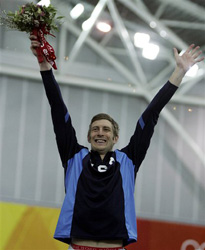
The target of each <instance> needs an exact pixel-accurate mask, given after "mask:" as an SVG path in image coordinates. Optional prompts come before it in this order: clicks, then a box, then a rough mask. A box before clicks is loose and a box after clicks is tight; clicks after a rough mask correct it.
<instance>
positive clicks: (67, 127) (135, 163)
mask: <svg viewBox="0 0 205 250" xmlns="http://www.w3.org/2000/svg"><path fill="white" fill-rule="evenodd" d="M41 74H42V78H43V83H44V86H45V90H46V95H47V98H48V101H49V104H50V106H51V114H52V120H53V125H54V132H55V134H56V141H57V145H58V150H59V154H60V157H61V161H62V164H63V167H64V170H65V191H66V194H65V199H64V202H63V205H62V209H61V213H60V216H59V220H58V224H57V227H56V231H55V235H54V238H55V239H58V240H60V241H63V242H65V243H68V244H69V243H70V242H71V239H72V238H73V237H75V238H80V239H90V240H115V239H122V240H123V243H124V245H127V244H129V243H131V242H135V241H136V240H137V225H136V215H135V203H134V186H135V177H136V173H137V171H138V169H139V167H140V165H141V163H142V161H143V159H144V157H145V155H146V152H147V149H148V147H149V144H150V140H151V137H152V135H153V132H154V127H155V125H156V124H157V120H158V117H159V113H160V111H161V110H162V108H163V107H164V106H165V105H166V103H167V102H168V101H169V100H170V98H171V97H172V95H173V94H174V92H175V91H176V89H177V87H176V86H174V85H173V84H171V83H170V82H167V83H166V84H165V85H164V86H163V87H162V89H161V90H160V91H159V92H158V94H157V95H156V96H155V97H154V99H153V100H152V102H151V103H150V104H149V106H148V107H147V108H146V110H145V111H144V113H143V114H142V115H141V117H140V118H139V120H138V122H137V125H136V129H135V132H134V134H133V136H132V137H131V139H130V142H129V143H128V145H127V146H126V147H124V148H122V149H121V150H115V151H113V152H108V153H107V155H106V156H105V158H104V159H103V161H102V160H101V158H100V156H99V154H98V153H97V152H94V151H89V150H88V148H86V147H84V146H82V145H79V144H78V142H77V138H76V133H75V130H74V128H73V126H72V122H71V117H70V114H69V113H68V110H67V108H66V106H65V104H64V102H63V99H62V96H61V92H60V88H59V86H58V84H57V82H56V80H55V78H54V75H53V73H52V70H49V71H43V72H41ZM99 165H106V169H107V171H105V172H99V171H98V166H99Z"/></svg>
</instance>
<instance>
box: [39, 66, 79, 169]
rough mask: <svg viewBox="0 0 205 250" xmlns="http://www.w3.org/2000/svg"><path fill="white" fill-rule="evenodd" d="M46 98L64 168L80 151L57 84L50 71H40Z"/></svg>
mask: <svg viewBox="0 0 205 250" xmlns="http://www.w3.org/2000/svg"><path fill="white" fill-rule="evenodd" d="M41 76H42V79H43V84H44V87H45V91H46V96H47V98H48V102H49V104H50V107H51V116H52V121H53V127H54V132H55V135H56V141H57V146H58V151H59V154H60V157H61V161H62V164H63V166H64V167H66V163H67V161H68V159H70V158H71V157H72V156H73V155H74V154H75V153H76V152H78V151H79V150H80V145H79V144H78V142H77V138H76V133H75V130H74V128H73V126H72V122H71V117H70V115H69V113H68V110H67V108H66V106H65V104H64V101H63V98H62V95H61V91H60V88H59V85H58V83H57V82H56V80H55V77H54V75H53V72H52V70H48V71H41Z"/></svg>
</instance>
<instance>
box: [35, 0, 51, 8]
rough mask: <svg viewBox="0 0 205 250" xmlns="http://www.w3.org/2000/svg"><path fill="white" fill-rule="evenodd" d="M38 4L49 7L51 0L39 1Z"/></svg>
mask: <svg viewBox="0 0 205 250" xmlns="http://www.w3.org/2000/svg"><path fill="white" fill-rule="evenodd" d="M37 5H41V6H46V7H48V6H49V5H50V0H41V1H40V2H38V3H37Z"/></svg>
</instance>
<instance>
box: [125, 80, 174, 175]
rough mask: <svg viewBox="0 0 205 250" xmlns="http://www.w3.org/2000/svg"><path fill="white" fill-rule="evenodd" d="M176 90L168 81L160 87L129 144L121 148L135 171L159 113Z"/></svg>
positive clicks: (148, 143)
mask: <svg viewBox="0 0 205 250" xmlns="http://www.w3.org/2000/svg"><path fill="white" fill-rule="evenodd" d="M176 90H177V87H176V86H175V85H173V84H171V83H170V82H169V81H168V82H167V83H166V84H165V85H164V86H163V87H162V88H161V89H160V91H159V92H158V93H157V94H156V96H155V97H154V98H153V100H152V101H151V103H150V104H149V105H148V107H147V108H146V110H145V111H144V112H143V114H142V115H141V117H140V118H139V120H138V122H137V126H136V129H135V132H134V135H133V136H132V137H131V139H130V142H129V144H128V145H127V146H126V147H125V148H123V149H122V150H121V151H123V152H125V153H126V154H127V155H128V157H129V158H130V159H131V160H132V161H133V164H134V165H135V167H136V172H137V171H138V169H139V167H140V165H141V163H142V161H143V160H144V158H145V155H146V152H147V149H148V147H149V145H150V141H151V137H152V135H153V133H154V127H155V125H156V124H157V121H158V117H159V114H160V112H161V110H162V109H163V107H164V106H165V105H166V104H167V103H168V102H169V100H170V99H171V97H172V96H173V94H174V93H175V92H176Z"/></svg>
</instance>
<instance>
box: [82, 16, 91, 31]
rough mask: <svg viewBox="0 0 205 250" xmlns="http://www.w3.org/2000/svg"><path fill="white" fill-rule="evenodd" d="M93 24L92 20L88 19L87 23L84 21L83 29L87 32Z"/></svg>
mask: <svg viewBox="0 0 205 250" xmlns="http://www.w3.org/2000/svg"><path fill="white" fill-rule="evenodd" d="M91 25H92V23H91V18H89V19H87V20H86V21H84V22H83V23H82V29H83V30H84V31H85V30H89V29H90V27H91Z"/></svg>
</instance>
